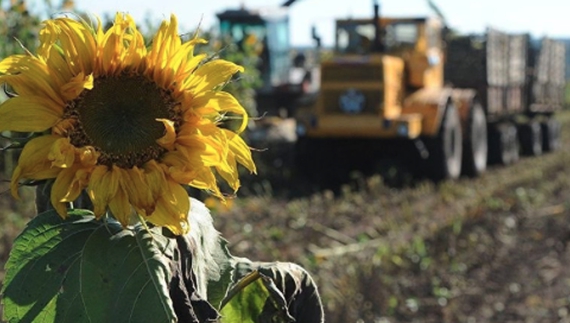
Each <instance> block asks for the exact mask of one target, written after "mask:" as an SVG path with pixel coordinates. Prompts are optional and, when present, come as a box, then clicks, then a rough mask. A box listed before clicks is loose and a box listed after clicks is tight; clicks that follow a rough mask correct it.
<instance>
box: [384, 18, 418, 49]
mask: <svg viewBox="0 0 570 323" xmlns="http://www.w3.org/2000/svg"><path fill="white" fill-rule="evenodd" d="M385 32H386V35H385V45H386V48H387V49H388V50H391V51H393V50H399V49H405V48H411V47H414V46H415V45H416V41H417V39H418V26H417V24H415V23H407V22H406V23H394V24H390V25H388V26H386V31H385Z"/></svg>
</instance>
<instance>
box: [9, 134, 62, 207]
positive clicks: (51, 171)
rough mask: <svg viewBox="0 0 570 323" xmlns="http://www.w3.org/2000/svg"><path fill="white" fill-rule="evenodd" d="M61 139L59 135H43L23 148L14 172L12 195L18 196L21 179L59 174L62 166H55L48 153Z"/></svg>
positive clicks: (37, 178)
mask: <svg viewBox="0 0 570 323" xmlns="http://www.w3.org/2000/svg"><path fill="white" fill-rule="evenodd" d="M57 139H59V137H57V136H51V135H48V136H41V137H38V138H34V139H32V140H30V141H29V142H28V143H27V144H26V145H25V146H24V149H22V153H21V154H20V158H19V159H18V166H17V167H16V169H15V170H14V173H13V174H12V183H11V188H12V195H14V196H15V197H17V196H18V194H17V189H18V182H19V181H20V179H22V178H25V179H34V180H42V179H49V178H54V177H56V176H57V174H59V172H60V171H61V168H58V167H53V166H52V162H51V160H49V159H48V154H49V152H50V150H51V147H52V145H53V144H54V143H55V141H56V140H57Z"/></svg>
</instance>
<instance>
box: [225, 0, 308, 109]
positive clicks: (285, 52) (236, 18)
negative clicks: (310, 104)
mask: <svg viewBox="0 0 570 323" xmlns="http://www.w3.org/2000/svg"><path fill="white" fill-rule="evenodd" d="M295 2H296V0H287V1H285V2H283V3H282V4H281V5H280V6H278V7H264V8H258V9H250V8H246V7H244V6H242V7H241V8H239V9H227V10H224V11H223V12H219V13H218V14H217V17H218V20H219V23H220V36H221V37H222V38H224V37H227V38H229V39H231V41H233V42H235V43H237V44H241V43H243V42H248V41H249V42H250V43H251V42H256V43H257V44H255V45H256V47H257V48H258V49H257V51H258V55H259V64H258V66H257V69H258V70H259V74H260V79H261V86H260V87H258V88H256V93H255V95H256V105H257V107H259V110H260V112H262V113H264V114H266V115H268V116H279V115H281V116H284V117H286V116H289V117H290V116H291V115H292V114H293V111H294V109H295V106H296V104H297V103H298V102H303V101H307V100H310V99H311V98H312V97H314V96H315V94H316V92H317V90H318V81H319V78H318V66H317V63H316V62H317V60H316V59H315V58H316V51H317V49H316V48H315V50H314V51H310V54H312V55H311V56H312V57H307V54H306V53H303V52H299V53H296V54H295V55H293V56H291V53H292V52H293V49H292V47H291V44H290V34H289V7H290V6H291V5H293V4H294V3H295ZM312 33H313V38H314V39H315V41H317V43H319V38H318V36H317V35H316V31H315V30H314V29H313V31H312ZM309 58H312V60H310V59H309Z"/></svg>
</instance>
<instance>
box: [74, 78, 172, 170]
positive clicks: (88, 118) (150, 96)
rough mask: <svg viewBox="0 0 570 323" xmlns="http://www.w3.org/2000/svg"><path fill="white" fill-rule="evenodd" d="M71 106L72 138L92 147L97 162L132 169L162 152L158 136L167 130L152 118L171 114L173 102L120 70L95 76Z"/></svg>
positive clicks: (168, 96) (145, 80)
mask: <svg viewBox="0 0 570 323" xmlns="http://www.w3.org/2000/svg"><path fill="white" fill-rule="evenodd" d="M72 105H73V106H74V109H72V110H73V114H76V115H77V119H78V121H79V122H78V127H77V128H76V131H74V133H72V135H71V140H72V143H73V144H74V145H76V146H84V145H92V146H94V147H95V149H96V150H98V151H99V152H101V157H100V158H99V163H100V164H104V165H109V166H110V165H113V164H114V165H117V166H119V167H123V168H131V167H133V166H141V165H142V164H144V163H145V162H147V161H149V160H151V159H155V158H157V157H159V156H160V155H161V154H162V153H164V149H163V148H162V147H161V146H159V145H158V144H157V143H156V140H157V139H159V138H161V137H162V136H164V134H165V129H164V125H163V124H162V122H159V121H157V120H156V119H158V118H166V119H173V118H175V116H174V114H175V113H174V109H173V107H174V106H175V105H176V103H175V102H174V100H173V99H172V97H171V96H170V95H168V93H167V92H166V91H165V90H163V89H160V88H158V87H157V86H156V84H154V83H152V82H150V81H148V80H147V79H146V78H144V77H141V76H130V75H121V76H117V77H102V78H98V79H96V80H95V81H94V84H93V89H92V90H90V91H84V93H83V94H82V95H81V96H80V97H79V98H78V99H76V101H75V102H74V103H73V104H72Z"/></svg>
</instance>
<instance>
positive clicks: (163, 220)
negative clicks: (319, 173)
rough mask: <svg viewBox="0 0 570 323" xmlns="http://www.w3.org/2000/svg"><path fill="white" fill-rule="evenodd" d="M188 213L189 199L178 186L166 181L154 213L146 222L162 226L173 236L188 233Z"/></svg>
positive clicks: (184, 191)
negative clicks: (166, 183)
mask: <svg viewBox="0 0 570 323" xmlns="http://www.w3.org/2000/svg"><path fill="white" fill-rule="evenodd" d="M189 211H190V198H189V197H188V193H187V192H186V190H185V189H184V188H183V187H182V186H180V184H177V183H174V182H172V181H168V185H167V186H166V187H165V190H164V194H163V195H162V196H161V197H160V199H159V200H158V203H157V205H156V211H155V212H154V213H153V214H151V215H150V216H149V217H148V221H149V222H151V223H153V224H155V225H158V226H164V227H166V228H168V229H169V230H170V231H172V233H173V234H175V235H181V234H185V233H187V232H188V230H189V229H190V227H189V225H188V212H189Z"/></svg>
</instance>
